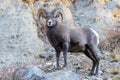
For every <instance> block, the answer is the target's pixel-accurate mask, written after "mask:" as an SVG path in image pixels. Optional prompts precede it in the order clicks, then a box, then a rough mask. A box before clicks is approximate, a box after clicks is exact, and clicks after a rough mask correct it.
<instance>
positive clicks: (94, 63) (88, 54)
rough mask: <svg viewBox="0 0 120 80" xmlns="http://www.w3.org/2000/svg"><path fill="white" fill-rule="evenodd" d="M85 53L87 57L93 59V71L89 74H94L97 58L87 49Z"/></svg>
mask: <svg viewBox="0 0 120 80" xmlns="http://www.w3.org/2000/svg"><path fill="white" fill-rule="evenodd" d="M84 53H85V55H86V56H87V57H89V58H90V59H91V60H92V61H93V65H92V69H91V72H90V73H89V76H92V75H94V70H95V66H96V62H95V59H94V57H93V56H92V54H91V53H90V52H89V51H88V50H87V49H86V50H85V51H84Z"/></svg>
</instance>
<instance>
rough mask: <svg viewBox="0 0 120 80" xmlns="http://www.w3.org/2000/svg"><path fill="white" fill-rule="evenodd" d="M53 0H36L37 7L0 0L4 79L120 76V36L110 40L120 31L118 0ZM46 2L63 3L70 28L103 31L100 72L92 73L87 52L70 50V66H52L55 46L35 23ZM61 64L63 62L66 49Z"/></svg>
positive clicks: (116, 79) (114, 79) (118, 79)
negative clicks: (76, 26) (90, 28)
mask: <svg viewBox="0 0 120 80" xmlns="http://www.w3.org/2000/svg"><path fill="white" fill-rule="evenodd" d="M24 1H26V0H24ZM27 1H28V2H29V0H27ZM30 1H32V0H30ZM49 1H50V0H41V1H38V2H35V3H34V6H35V7H33V6H32V4H30V3H29V4H28V3H23V2H22V1H21V0H18V1H16V0H9V1H6V0H0V2H1V5H0V22H1V23H0V80H120V53H119V52H120V51H119V44H120V42H119V41H120V37H119V36H118V37H117V38H112V39H109V40H107V39H108V38H107V37H109V38H110V36H114V35H116V34H117V35H118V33H120V32H119V23H118V22H119V16H120V14H119V0H66V1H64V0H61V1H62V2H61V1H60V0H52V2H51V3H50V2H49ZM44 3H50V4H49V5H51V6H52V5H55V4H56V3H59V4H57V5H60V4H63V5H62V6H61V7H62V8H63V10H64V12H65V14H67V15H65V19H66V20H65V23H66V24H67V25H68V26H69V27H70V28H74V27H73V26H75V25H76V24H79V25H81V26H82V27H83V26H87V27H88V26H90V27H92V28H93V29H95V30H96V31H97V32H98V33H99V35H100V45H99V49H100V52H99V53H98V54H99V56H100V58H101V60H100V69H99V75H98V76H88V74H89V72H90V69H91V66H92V61H91V60H90V59H88V58H87V57H86V56H85V55H84V54H83V53H68V56H67V58H68V61H67V62H68V67H67V68H66V69H60V70H54V69H55V67H56V59H55V51H54V49H53V48H52V47H51V46H50V44H49V43H48V41H47V39H46V37H45V36H44V34H43V33H44V31H43V33H41V29H42V28H38V27H37V23H36V12H37V9H38V8H39V7H43V5H44ZM116 5H117V6H116ZM106 14H107V15H106ZM69 23H71V24H69ZM109 29H110V32H109ZM111 29H112V30H111ZM104 30H106V31H104ZM116 30H117V31H116ZM115 32H118V33H115ZM104 39H105V41H104ZM116 39H117V40H116ZM111 41H112V42H111ZM116 42H117V43H116ZM111 46H112V48H111ZM60 64H61V67H62V66H63V56H62V54H61V58H60Z"/></svg>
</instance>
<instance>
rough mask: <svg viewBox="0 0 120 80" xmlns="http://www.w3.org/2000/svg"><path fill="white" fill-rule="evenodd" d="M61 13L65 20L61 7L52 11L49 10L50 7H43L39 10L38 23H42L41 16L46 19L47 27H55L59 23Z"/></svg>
mask: <svg viewBox="0 0 120 80" xmlns="http://www.w3.org/2000/svg"><path fill="white" fill-rule="evenodd" d="M60 15H61V17H62V21H63V17H64V14H63V11H62V9H61V8H55V9H53V10H52V11H48V9H46V8H43V9H39V11H38V24H39V23H40V17H42V18H45V19H46V26H47V27H54V26H55V25H56V24H57V18H58V17H59V16H60Z"/></svg>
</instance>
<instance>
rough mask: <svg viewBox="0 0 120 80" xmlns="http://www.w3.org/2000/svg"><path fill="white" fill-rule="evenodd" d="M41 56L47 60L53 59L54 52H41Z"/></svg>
mask: <svg viewBox="0 0 120 80" xmlns="http://www.w3.org/2000/svg"><path fill="white" fill-rule="evenodd" d="M39 57H40V58H45V59H46V60H48V61H49V60H51V59H52V58H53V54H52V53H41V54H39Z"/></svg>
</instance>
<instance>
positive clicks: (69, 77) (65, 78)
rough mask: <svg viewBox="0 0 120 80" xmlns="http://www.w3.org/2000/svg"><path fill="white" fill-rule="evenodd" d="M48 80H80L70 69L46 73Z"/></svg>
mask: <svg viewBox="0 0 120 80" xmlns="http://www.w3.org/2000/svg"><path fill="white" fill-rule="evenodd" d="M47 77H48V80H80V77H79V76H78V75H77V74H76V73H74V72H72V71H70V70H60V71H55V72H52V73H48V74H47Z"/></svg>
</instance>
